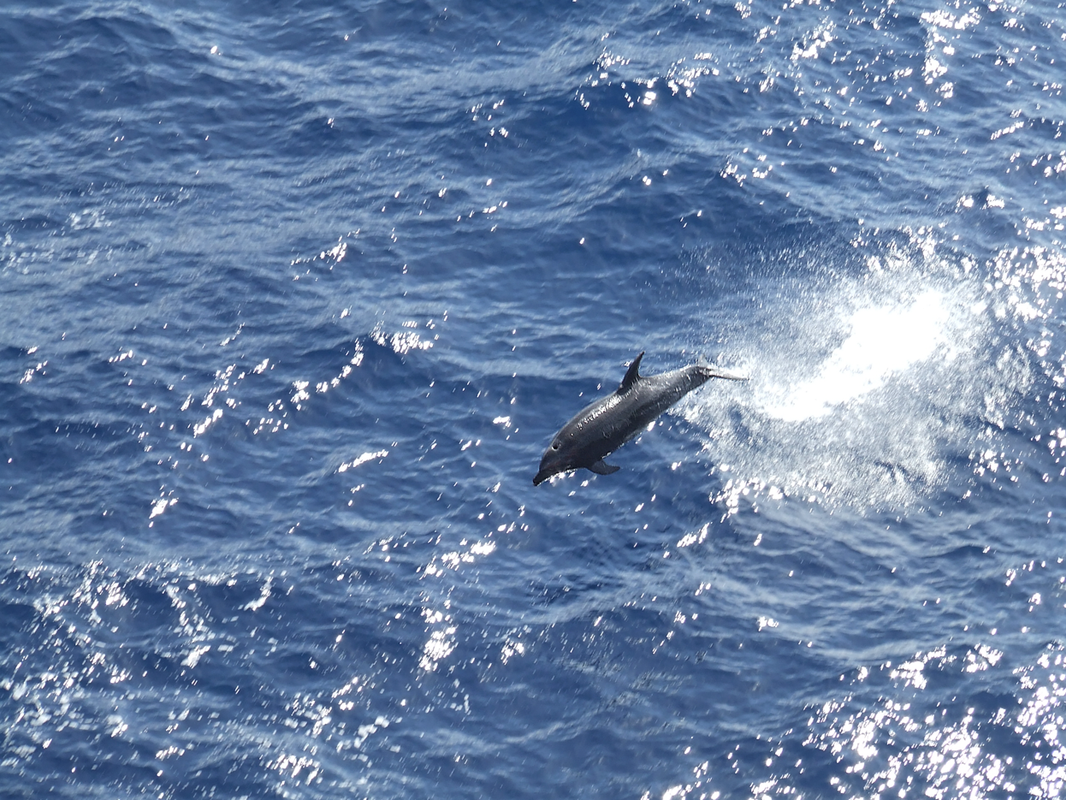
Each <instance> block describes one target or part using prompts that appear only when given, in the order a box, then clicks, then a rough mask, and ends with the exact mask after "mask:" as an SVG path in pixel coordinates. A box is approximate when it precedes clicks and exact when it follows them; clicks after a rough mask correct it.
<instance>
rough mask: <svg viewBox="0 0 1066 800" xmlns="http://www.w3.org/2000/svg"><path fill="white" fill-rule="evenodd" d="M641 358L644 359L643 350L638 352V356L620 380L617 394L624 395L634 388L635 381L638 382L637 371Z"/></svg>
mask: <svg viewBox="0 0 1066 800" xmlns="http://www.w3.org/2000/svg"><path fill="white" fill-rule="evenodd" d="M642 358H644V351H643V350H641V351H640V355H639V356H637V357H636V358H634V359H633V363H631V364H630V365H629V369H628V370H626V376H625V377H624V378H622V384H621V385H620V386H619V387H618V393H619V394H625V393H626V392H628V391H629V390H630V389H632V388H633V387H634V386H636V383H637V381H638V380H640V375H639V373H638V372H637V370H639V369H640V360H641V359H642Z"/></svg>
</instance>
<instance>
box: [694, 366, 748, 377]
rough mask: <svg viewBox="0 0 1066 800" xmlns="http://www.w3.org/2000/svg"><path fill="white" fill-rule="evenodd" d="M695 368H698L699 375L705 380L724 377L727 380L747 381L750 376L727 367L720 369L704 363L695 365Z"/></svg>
mask: <svg viewBox="0 0 1066 800" xmlns="http://www.w3.org/2000/svg"><path fill="white" fill-rule="evenodd" d="M696 369H697V370H699V373H700V375H701V376H702V377H703V378H704V379H705V380H710V379H711V378H724V379H725V380H727V381H747V380H751V376H750V375H742V374H741V373H739V372H733V371H731V370H728V369H721V368H719V367H712V366H709V365H705V364H700V365H698V366H697V367H696Z"/></svg>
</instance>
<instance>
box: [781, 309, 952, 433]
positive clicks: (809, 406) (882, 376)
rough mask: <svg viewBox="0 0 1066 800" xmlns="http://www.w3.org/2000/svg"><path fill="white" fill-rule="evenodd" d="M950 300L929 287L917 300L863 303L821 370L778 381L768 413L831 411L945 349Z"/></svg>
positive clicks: (793, 417) (801, 415) (790, 416)
mask: <svg viewBox="0 0 1066 800" xmlns="http://www.w3.org/2000/svg"><path fill="white" fill-rule="evenodd" d="M949 303H950V301H949V300H948V298H947V297H946V296H945V295H944V294H942V293H941V292H938V291H935V290H927V291H925V292H923V293H922V294H920V295H919V296H918V297H917V298H915V299H914V300H913V301H911V302H906V303H896V304H891V305H887V306H886V305H882V306H872V307H867V308H859V309H857V310H856V311H854V313H853V314H852V315H851V319H850V321H849V322H850V328H851V333H850V334H849V335H848V337H847V338H846V339H845V340H844V342H843V343H842V344H841V345H840V347H838V348H837V349H836V350H835V351H834V352H833V353H832V355H831V356H830V357H829V358H827V359H826V360H825V361H824V362H822V364H821V365H820V366H819V368H818V371H817V374H816V375H815V376H814V377H812V378H810V379H808V380H806V381H803V382H801V383H800V384H799V385H797V386H795V387H794V388H788V387H774V388H773V389H771V392H772V393H773V394H774V395H775V396H774V398H773V399H772V400H771V401H770V402H769V404H768V405H767V406H766V409H765V410H766V413H767V414H768V415H769V416H771V417H775V418H777V419H781V420H784V421H786V422H800V421H802V420H806V419H814V418H818V417H825V416H827V415H829V414H830V413H832V412H833V410H834V409H835V408H837V407H840V406H844V405H846V404H848V403H853V402H856V401H858V400H860V399H861V398H863V397H865V396H867V395H869V394H871V393H873V392H874V391H876V390H877V389H880V388H881V387H882V386H884V385H885V384H886V383H887V382H888V381H889V380H891V379H892V378H893V377H894V376H897V375H900V374H903V373H905V372H906V371H908V370H910V369H913V368H914V367H916V366H917V365H919V364H921V363H922V362H924V361H927V360H928V359H930V358H931V357H933V355H934V354H936V353H937V352H938V351H940V350H942V349H947V351H948V353H947V354H951V355H953V351H952V350H951V348H950V347H947V348H946V346H947V345H949V341H948V335H949V334H948V325H949V322H950V314H951V308H950V305H949Z"/></svg>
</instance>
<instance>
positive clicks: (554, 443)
mask: <svg viewBox="0 0 1066 800" xmlns="http://www.w3.org/2000/svg"><path fill="white" fill-rule="evenodd" d="M558 449H559V443H558V442H552V450H558Z"/></svg>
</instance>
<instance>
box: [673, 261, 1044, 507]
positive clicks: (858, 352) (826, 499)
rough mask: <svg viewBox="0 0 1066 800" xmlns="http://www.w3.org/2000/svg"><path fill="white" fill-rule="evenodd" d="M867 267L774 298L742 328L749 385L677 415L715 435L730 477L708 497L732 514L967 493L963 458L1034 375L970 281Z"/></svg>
mask: <svg viewBox="0 0 1066 800" xmlns="http://www.w3.org/2000/svg"><path fill="white" fill-rule="evenodd" d="M871 263H872V266H871V268H870V269H869V270H868V272H867V273H866V274H864V275H862V276H861V277H859V278H855V279H848V280H839V279H838V280H837V281H836V282H834V283H833V284H824V283H823V284H821V285H817V286H816V285H811V286H803V285H797V286H796V287H795V291H791V292H790V291H784V290H782V291H781V292H780V293H779V294H778V295H777V298H776V302H775V301H774V300H773V299H768V300H767V301H766V302H765V303H764V310H763V314H762V316H761V317H753V318H752V319H751V320H749V321H748V322H747V323H746V324H747V325H749V326H751V327H750V329H749V330H746V331H744V330H742V331H740V332H739V335H740V336H741V337H742V338H746V339H747V340H748V341H750V342H751V343H752V344H751V345H750V351H749V353H747V354H745V353H744V352H742V351H741V352H738V353H737V358H739V359H740V361H741V362H742V363H743V362H746V364H744V366H745V368H746V369H747V371H748V372H749V373H750V374H751V375H752V376H753V380H752V382H751V383H750V384H748V385H747V387H745V391H740V392H736V393H733V394H732V396H731V397H730V398H729V402H727V403H723V402H722V401H723V397H722V396H721V394H720V393H715V392H702V393H697V394H696V395H694V396H691V397H690V398H689V399H687V400H686V401H685V402H684V403H682V404H681V406H680V408H679V409H678V411H679V413H682V414H683V415H684V416H685V418H686V419H687V420H688V421H689V422H690V423H693V424H694V425H696V426H697V427H700V428H702V429H703V430H704V431H705V433H706V434H707V441H706V443H705V452H706V453H707V455H708V456H709V459H710V460H711V461H712V463H713V464H714V465H715V466H714V467H713V472H715V473H717V474H718V475H719V477H720V480H721V483H722V487H721V489H720V490H719V491H718V492H716V493H715V494H712V496H711V500H712V501H714V502H716V503H720V504H722V505H724V506H725V508H726V512H727V513H734V512H736V511H737V510H738V509H739V507H740V506H741V504H745V505H746V504H753V503H757V502H759V501H760V499H761V498H769V499H773V500H775V501H776V500H780V499H781V498H783V497H797V498H800V499H802V500H804V501H807V502H814V503H819V504H823V503H824V504H829V505H841V504H847V505H850V506H853V507H856V508H859V509H868V508H871V509H872V508H887V507H894V508H898V507H905V506H908V505H911V504H921V503H923V502H925V500H926V499H927V498H928V497H929V496H930V495H931V494H932V493H933V492H935V491H938V490H942V489H946V488H955V489H957V490H958V492H959V493H960V494H961V493H963V492H964V491H965V489H964V488H963V486H964V485H968V482H972V479H973V473H972V472H971V471H969V470H966V469H962V470H960V469H959V466H960V465H963V464H969V463H970V461H971V460H972V456H973V453H974V452H981V451H982V450H984V449H985V448H986V446H987V442H984V441H983V439H985V438H987V435H988V430H990V429H992V428H996V427H997V426H1000V427H1002V424H1003V420H1004V418H1005V414H1006V411H1005V410H1006V409H1008V408H1009V407H1010V405H1011V403H1012V402H1014V400H1015V399H1016V398H1017V396H1019V394H1020V393H1021V392H1023V391H1024V389H1025V387H1026V386H1027V385H1028V382H1030V381H1031V377H1030V375H1029V372H1028V371H1029V365H1028V363H1027V361H1026V355H1025V354H1024V353H1020V352H1018V350H1017V348H1014V347H1013V346H1012V344H1011V343H1010V342H1009V341H1007V340H1006V339H1005V338H1001V337H998V336H997V333H996V326H997V322H998V318H997V313H996V303H995V299H994V297H990V296H989V290H988V288H987V285H985V284H982V282H980V281H979V280H978V279H977V278H976V277H975V276H973V275H971V274H968V273H966V272H965V271H963V270H954V271H952V270H949V269H946V268H942V269H940V271H939V272H937V271H935V270H932V269H929V268H926V269H916V268H914V265H911V264H903V265H899V264H897V265H895V266H894V267H893V268H891V269H887V270H886V269H882V268H881V265H879V264H877V263H874V262H871ZM923 273H924V274H923Z"/></svg>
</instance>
